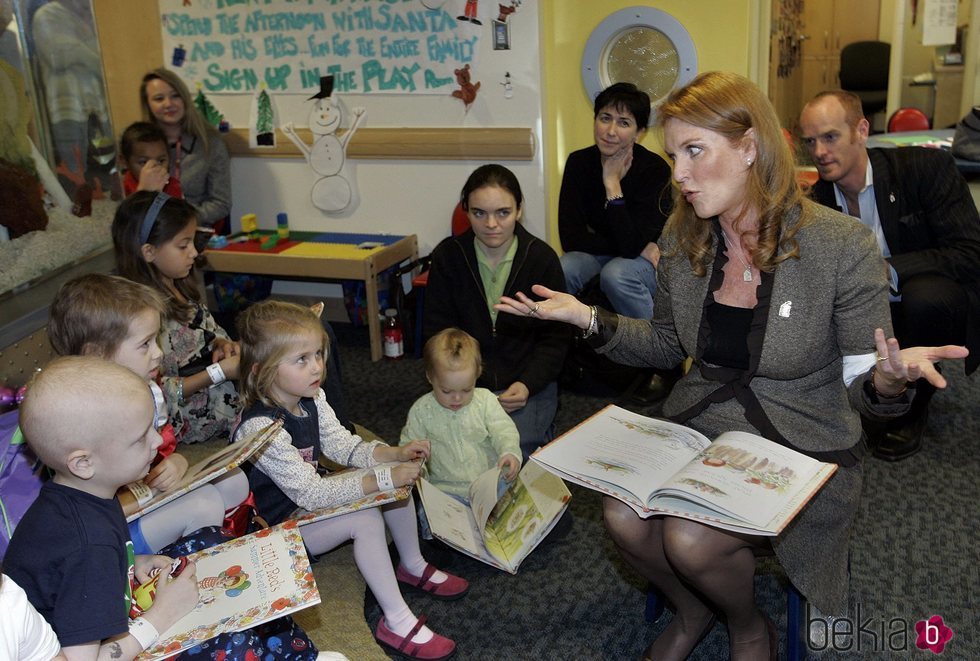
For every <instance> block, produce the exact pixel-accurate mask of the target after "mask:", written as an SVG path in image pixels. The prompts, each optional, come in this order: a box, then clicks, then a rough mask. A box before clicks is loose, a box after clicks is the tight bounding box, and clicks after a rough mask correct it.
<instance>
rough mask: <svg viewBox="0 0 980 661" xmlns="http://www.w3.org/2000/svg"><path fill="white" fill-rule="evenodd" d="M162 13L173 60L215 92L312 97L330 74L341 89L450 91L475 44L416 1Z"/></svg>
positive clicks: (262, 0) (168, 8)
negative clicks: (262, 91)
mask: <svg viewBox="0 0 980 661" xmlns="http://www.w3.org/2000/svg"><path fill="white" fill-rule="evenodd" d="M185 5H186V6H185ZM160 11H161V19H162V31H163V48H164V58H165V61H166V62H167V63H168V66H170V67H171V68H173V69H174V71H176V72H177V73H179V74H180V75H181V77H182V78H183V79H184V80H185V81H186V82H187V83H188V84H189V86H190V87H191V89H193V88H194V87H196V86H198V85H200V86H201V88H202V89H203V90H204V91H205V92H206V93H215V94H222V93H229V94H235V93H247V92H252V91H254V90H258V89H260V88H262V87H263V86H264V87H266V88H267V89H269V90H271V91H274V92H279V93H295V94H313V93H315V92H317V91H319V89H320V76H325V75H328V74H333V76H334V90H335V91H337V92H347V93H355V94H370V93H377V92H383V93H388V94H397V93H416V94H418V93H422V94H448V93H449V92H450V91H451V90H452V88H453V86H454V85H455V77H454V75H453V70H454V69H458V68H460V67H462V66H463V65H464V64H466V63H473V61H474V56H475V55H476V52H477V45H478V40H479V28H477V27H474V26H473V25H470V24H467V23H462V22H457V21H456V19H455V17H454V16H453V15H451V14H450V13H449V12H447V11H446V10H444V9H427V8H425V7H424V6H423V5H422V3H420V2H418V0H190V2H187V0H160ZM175 56H176V57H175ZM181 58H182V59H183V63H182V64H181V65H180V66H174V64H173V63H175V62H177V61H179V60H180V59H181Z"/></svg>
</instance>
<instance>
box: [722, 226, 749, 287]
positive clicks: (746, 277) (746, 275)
mask: <svg viewBox="0 0 980 661" xmlns="http://www.w3.org/2000/svg"><path fill="white" fill-rule="evenodd" d="M721 235H722V236H723V237H724V238H725V245H726V246H727V247H728V251H729V252H735V251H734V250H733V249H732V243H731V241H729V240H728V234H727V233H726V232H725V230H724V229H722V230H721ZM735 256H736V257H738V261H740V262H742V266H744V267H745V270H744V271H742V280H743V281H745V282H752V267H751V266H749V265H748V264H746V263H745V260H744V259H742V252H741V250H740V251H738V252H737V253H736V254H735Z"/></svg>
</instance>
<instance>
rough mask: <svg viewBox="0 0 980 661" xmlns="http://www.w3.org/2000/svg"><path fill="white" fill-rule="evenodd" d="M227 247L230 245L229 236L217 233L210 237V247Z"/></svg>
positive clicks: (217, 248) (216, 248)
mask: <svg viewBox="0 0 980 661" xmlns="http://www.w3.org/2000/svg"><path fill="white" fill-rule="evenodd" d="M227 247H228V237H226V236H224V235H221V234H215V235H214V236H212V237H211V238H210V239H208V248H211V249H213V250H221V249H222V248H227Z"/></svg>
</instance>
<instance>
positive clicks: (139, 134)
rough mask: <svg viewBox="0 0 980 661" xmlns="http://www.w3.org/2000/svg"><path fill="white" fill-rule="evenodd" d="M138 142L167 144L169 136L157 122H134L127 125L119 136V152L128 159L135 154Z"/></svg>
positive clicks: (124, 158)
mask: <svg viewBox="0 0 980 661" xmlns="http://www.w3.org/2000/svg"><path fill="white" fill-rule="evenodd" d="M138 142H162V143H163V144H164V146H166V145H167V136H165V135H164V134H163V131H162V130H161V129H160V127H159V126H157V125H156V124H151V123H150V122H133V123H132V124H130V125H129V126H127V127H126V130H125V131H123V133H122V136H121V137H120V138H119V154H120V155H121V156H122V157H123V160H125V161H128V160H129V159H130V157H131V156H132V155H133V147H134V146H135V145H136V143H138Z"/></svg>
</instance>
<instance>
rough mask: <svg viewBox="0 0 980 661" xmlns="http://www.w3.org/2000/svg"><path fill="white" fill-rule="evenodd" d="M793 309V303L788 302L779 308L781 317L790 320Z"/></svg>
mask: <svg viewBox="0 0 980 661" xmlns="http://www.w3.org/2000/svg"><path fill="white" fill-rule="evenodd" d="M792 309H793V301H786V302H785V303H783V304H782V305H780V306H779V316H780V317H783V318H785V319H789V313H790V311H791V310H792Z"/></svg>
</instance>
